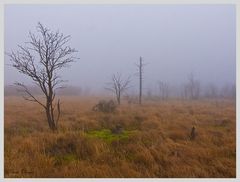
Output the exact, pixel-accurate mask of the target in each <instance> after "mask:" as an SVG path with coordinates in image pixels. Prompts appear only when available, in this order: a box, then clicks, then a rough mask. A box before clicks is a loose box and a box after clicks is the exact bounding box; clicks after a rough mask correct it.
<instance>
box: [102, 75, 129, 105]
mask: <svg viewBox="0 0 240 182" xmlns="http://www.w3.org/2000/svg"><path fill="white" fill-rule="evenodd" d="M129 83H130V77H128V78H127V79H126V80H123V78H122V75H121V74H119V73H118V74H114V75H113V76H112V81H111V82H110V83H108V86H107V87H106V89H107V90H110V91H111V92H113V93H114V94H115V96H116V99H117V103H118V105H120V104H121V96H122V93H123V92H125V91H126V90H127V89H128V88H129Z"/></svg>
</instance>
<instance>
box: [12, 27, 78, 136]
mask: <svg viewBox="0 0 240 182" xmlns="http://www.w3.org/2000/svg"><path fill="white" fill-rule="evenodd" d="M37 32H38V34H33V33H31V32H30V33H29V37H30V41H29V42H26V44H25V46H20V45H19V46H18V47H19V50H18V51H17V52H14V51H12V52H11V53H7V55H8V56H9V57H10V61H11V63H12V66H13V67H14V68H16V69H17V70H18V71H19V72H20V73H22V74H24V75H26V76H28V77H30V78H31V79H32V80H33V82H34V84H36V85H37V86H38V88H40V89H41V91H42V93H43V95H44V101H42V99H39V98H37V97H36V96H34V95H33V93H31V91H30V90H29V89H28V88H27V86H26V85H24V83H19V82H16V83H15V84H16V85H17V86H18V87H19V88H20V89H19V91H21V92H23V93H24V99H25V100H27V101H32V102H36V103H38V104H39V105H40V106H42V107H43V108H44V110H45V112H46V116H47V121H48V125H49V127H50V129H51V130H53V131H54V130H57V127H58V121H59V117H60V113H61V108H60V100H59V99H58V100H57V102H55V96H56V89H58V88H62V83H63V82H64V81H65V80H62V79H61V77H60V75H59V70H61V69H62V68H64V67H66V66H69V63H72V62H73V61H74V60H75V59H77V58H75V57H73V56H72V54H73V53H75V52H77V51H76V50H75V49H72V48H70V47H69V46H68V45H67V43H68V42H69V40H70V38H71V37H70V36H69V35H68V36H64V35H63V34H62V33H59V31H57V32H52V31H51V30H49V29H48V28H46V27H44V26H43V25H42V24H41V23H38V25H37Z"/></svg>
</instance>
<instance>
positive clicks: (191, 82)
mask: <svg viewBox="0 0 240 182" xmlns="http://www.w3.org/2000/svg"><path fill="white" fill-rule="evenodd" d="M184 95H185V97H186V98H189V99H192V100H196V99H199V97H200V82H199V81H198V80H195V78H194V75H193V74H192V73H191V74H190V75H189V76H188V82H187V84H186V85H185V86H184Z"/></svg>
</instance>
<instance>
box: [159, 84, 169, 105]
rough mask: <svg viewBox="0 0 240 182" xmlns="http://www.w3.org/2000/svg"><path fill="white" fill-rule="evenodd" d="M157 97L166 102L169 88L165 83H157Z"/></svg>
mask: <svg viewBox="0 0 240 182" xmlns="http://www.w3.org/2000/svg"><path fill="white" fill-rule="evenodd" d="M158 89H159V97H160V98H161V100H166V99H167V98H168V95H169V86H168V84H167V83H166V82H162V81H158Z"/></svg>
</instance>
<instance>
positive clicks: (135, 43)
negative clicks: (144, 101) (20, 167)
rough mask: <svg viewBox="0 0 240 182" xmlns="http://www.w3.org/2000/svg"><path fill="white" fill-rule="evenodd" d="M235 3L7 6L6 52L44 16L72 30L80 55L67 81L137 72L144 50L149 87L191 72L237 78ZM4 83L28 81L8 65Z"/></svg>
mask: <svg viewBox="0 0 240 182" xmlns="http://www.w3.org/2000/svg"><path fill="white" fill-rule="evenodd" d="M235 21H236V11H235V6H234V5H6V6H5V29H4V33H5V41H4V42H5V51H6V52H9V51H11V50H16V49H17V45H18V44H20V45H22V44H24V42H27V41H28V32H29V31H31V32H33V33H34V32H36V25H37V23H38V22H41V23H42V24H43V25H44V26H47V27H48V28H50V29H52V30H60V32H62V33H64V34H65V35H71V37H72V39H71V41H70V46H71V47H73V48H75V49H77V50H78V51H79V52H78V53H77V56H78V57H79V58H80V60H77V62H76V63H73V64H72V66H71V67H70V68H67V69H64V71H62V72H61V75H62V77H63V78H64V79H67V80H69V82H68V84H70V85H76V86H80V87H90V88H92V89H96V90H103V89H104V87H105V83H106V82H108V81H109V79H110V78H111V75H112V74H113V73H116V72H119V73H122V74H123V75H125V76H126V77H127V76H128V75H131V76H132V86H133V87H137V81H138V78H137V77H136V75H134V74H135V73H136V66H135V63H137V62H138V61H139V57H140V56H142V57H143V60H144V61H145V62H146V63H147V65H146V67H145V69H144V86H145V87H154V85H155V83H156V81H158V80H162V81H166V82H168V83H170V84H182V83H183V82H185V81H186V78H187V75H188V74H190V73H191V72H192V73H193V74H194V75H195V77H196V79H198V80H200V81H201V82H202V83H210V82H213V83H215V84H217V85H223V84H225V83H235V81H236V25H235V24H236V22H235ZM7 64H9V58H8V57H7V56H5V78H4V79H5V85H8V84H12V83H14V82H15V81H24V82H26V83H31V82H30V81H29V80H28V79H26V78H27V77H26V76H24V75H21V74H20V73H18V72H17V71H16V70H14V68H11V67H10V66H8V65H7Z"/></svg>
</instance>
